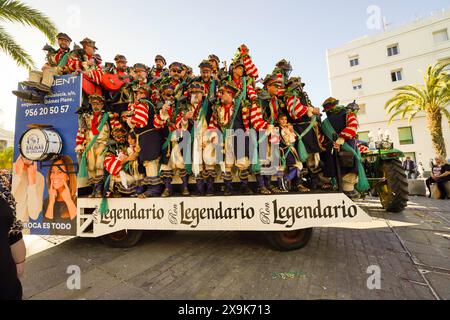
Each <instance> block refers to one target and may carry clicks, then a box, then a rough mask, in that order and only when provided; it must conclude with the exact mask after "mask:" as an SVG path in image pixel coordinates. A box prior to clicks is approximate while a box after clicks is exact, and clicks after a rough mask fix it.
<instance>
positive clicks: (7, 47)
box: [0, 26, 34, 70]
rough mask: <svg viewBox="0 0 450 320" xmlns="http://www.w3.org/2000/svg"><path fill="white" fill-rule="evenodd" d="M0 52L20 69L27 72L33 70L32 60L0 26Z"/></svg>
mask: <svg viewBox="0 0 450 320" xmlns="http://www.w3.org/2000/svg"><path fill="white" fill-rule="evenodd" d="M0 50H2V51H3V52H5V53H6V54H7V55H9V56H10V57H11V58H13V60H14V61H15V62H16V63H17V65H19V66H21V67H25V68H27V69H28V70H32V69H33V68H34V62H33V59H32V58H31V57H30V56H29V55H28V53H26V52H25V50H24V49H23V48H22V47H21V46H20V45H19V44H17V43H16V41H14V39H13V37H11V35H9V34H8V33H7V32H6V31H5V29H4V28H3V27H1V26H0Z"/></svg>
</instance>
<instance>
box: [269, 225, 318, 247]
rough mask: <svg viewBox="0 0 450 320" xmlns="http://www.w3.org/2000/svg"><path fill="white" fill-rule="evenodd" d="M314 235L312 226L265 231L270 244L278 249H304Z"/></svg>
mask: <svg viewBox="0 0 450 320" xmlns="http://www.w3.org/2000/svg"><path fill="white" fill-rule="evenodd" d="M312 235H313V229H312V228H309V229H302V230H295V231H287V232H283V231H281V232H266V233H265V236H266V239H267V241H268V242H269V244H270V245H271V246H272V247H273V248H274V249H276V250H278V251H294V250H299V249H302V248H304V247H306V245H307V244H308V243H309V241H310V240H311V237H312Z"/></svg>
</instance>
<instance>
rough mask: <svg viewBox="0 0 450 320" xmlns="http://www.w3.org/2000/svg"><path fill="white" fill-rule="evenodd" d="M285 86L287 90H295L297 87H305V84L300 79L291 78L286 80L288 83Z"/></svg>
mask: <svg viewBox="0 0 450 320" xmlns="http://www.w3.org/2000/svg"><path fill="white" fill-rule="evenodd" d="M286 86H287V87H288V88H296V87H299V86H301V87H302V88H304V87H305V86H306V84H305V83H303V82H302V78H300V77H291V78H290V79H289V80H288V82H287V83H286Z"/></svg>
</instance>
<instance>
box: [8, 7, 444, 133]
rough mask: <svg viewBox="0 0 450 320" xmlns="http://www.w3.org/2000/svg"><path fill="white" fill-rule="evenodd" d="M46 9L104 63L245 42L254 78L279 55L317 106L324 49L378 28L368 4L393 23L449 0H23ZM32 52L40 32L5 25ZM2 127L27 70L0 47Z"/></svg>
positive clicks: (223, 52) (226, 48) (178, 56)
mask: <svg viewBox="0 0 450 320" xmlns="http://www.w3.org/2000/svg"><path fill="white" fill-rule="evenodd" d="M24 2H25V3H28V4H30V5H31V6H33V7H35V8H37V9H39V10H41V11H43V12H45V13H46V14H47V15H48V16H49V17H50V18H52V19H53V21H54V22H55V23H56V24H57V26H58V28H59V29H60V31H63V32H66V33H68V34H69V35H70V36H71V37H72V39H74V40H76V41H77V42H79V41H81V40H82V39H83V38H84V37H90V38H92V39H94V40H95V41H97V47H98V48H99V51H98V52H99V53H100V54H101V55H102V57H103V60H104V61H112V60H113V57H114V56H115V54H117V53H122V54H125V55H126V56H127V58H128V61H129V63H130V64H132V63H135V62H144V63H146V64H149V65H152V64H153V58H154V56H155V55H156V54H162V55H164V56H165V57H166V59H167V60H168V61H169V63H170V62H172V61H175V60H177V61H181V62H184V63H186V64H188V65H191V66H192V67H194V71H195V72H196V73H197V72H198V69H197V65H198V64H199V62H200V61H201V60H202V59H203V58H205V57H206V56H207V55H208V54H210V53H215V54H217V55H218V56H219V57H220V58H221V60H227V61H228V62H229V61H230V60H231V59H232V57H233V55H234V53H235V51H236V48H237V47H238V46H239V45H240V44H241V43H245V44H247V46H248V47H249V48H250V50H251V55H252V56H253V59H254V62H255V63H256V65H257V66H258V68H259V69H260V76H261V77H263V76H264V75H265V74H267V73H269V72H271V71H272V69H273V67H274V64H275V63H276V62H277V61H279V60H280V59H282V58H285V59H287V60H289V61H291V63H292V65H293V67H294V72H293V75H299V76H301V77H302V78H303V80H304V82H306V84H307V87H306V89H307V91H308V92H309V94H310V97H311V100H312V102H313V103H314V104H315V105H317V106H319V105H320V104H321V102H322V101H323V100H324V99H325V98H327V97H328V96H329V94H330V93H329V84H328V72H327V63H326V49H327V48H335V47H338V46H340V45H342V44H344V43H346V42H349V41H351V40H353V39H355V38H359V37H361V36H364V35H373V34H376V33H378V32H381V31H382V30H379V29H378V30H377V29H369V28H368V27H367V20H368V19H369V18H370V14H369V13H367V9H368V8H369V7H370V6H377V7H378V8H379V9H380V12H381V16H384V17H386V19H387V21H388V22H389V23H391V25H390V26H389V27H390V28H395V27H398V26H401V25H404V24H407V23H409V22H412V21H413V20H415V19H416V18H421V17H422V18H424V17H428V16H429V15H430V14H431V12H433V11H434V12H436V11H439V10H442V9H444V8H446V9H449V8H450V3H449V1H448V0H445V1H444V0H430V1H407V0H397V1H384V0H383V1H366V0H347V1H328V0H327V1H325V0H317V1H311V0H309V1H303V0H301V1H295V0H284V1H255V0H247V1H242V0H240V1H238V0H228V1H220V2H219V1H213V0H209V1H205V0H191V1H176V0H172V1H167V0H165V1H162V0H152V1H144V0H127V1H124V0H120V1H119V0H109V1H102V0H97V1H93V0H89V1H88V0H59V1H54V0H39V1H38V0H25V1H24ZM5 27H6V28H7V30H8V31H9V32H10V33H11V34H13V35H14V36H15V37H16V39H17V41H18V42H20V43H21V44H22V45H23V46H24V47H25V48H26V49H27V50H28V52H30V53H31V55H32V56H33V58H34V59H35V61H36V63H37V65H38V66H39V67H40V66H41V65H42V64H43V62H44V52H43V51H41V48H42V47H43V45H44V44H45V43H46V40H45V38H44V37H43V36H42V35H40V34H39V33H38V32H35V31H32V30H31V29H30V28H26V27H22V26H13V25H11V24H8V23H7V24H5ZM0 65H1V66H2V70H3V72H2V75H3V76H2V77H1V80H0V81H1V82H0V83H1V86H0V109H1V111H0V126H2V125H3V126H4V127H6V128H7V129H13V128H14V114H15V97H14V96H13V95H12V94H11V90H14V89H15V88H16V86H17V82H18V81H21V80H24V79H25V78H26V77H27V72H26V71H25V70H22V69H20V68H18V67H17V66H16V65H15V64H14V62H13V61H12V60H11V59H10V58H8V57H7V56H5V55H4V54H1V53H0Z"/></svg>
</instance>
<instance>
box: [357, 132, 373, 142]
mask: <svg viewBox="0 0 450 320" xmlns="http://www.w3.org/2000/svg"><path fill="white" fill-rule="evenodd" d="M369 133H370V131H363V132H358V140H361V141H365V142H369Z"/></svg>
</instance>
